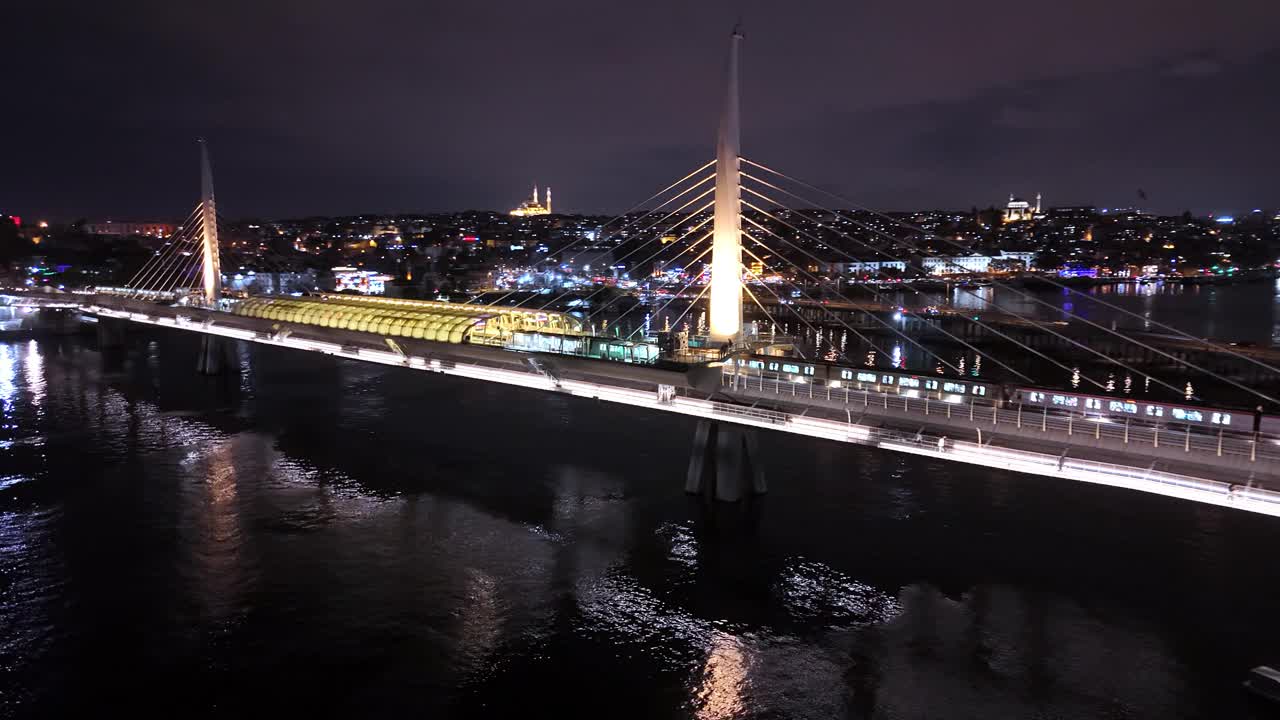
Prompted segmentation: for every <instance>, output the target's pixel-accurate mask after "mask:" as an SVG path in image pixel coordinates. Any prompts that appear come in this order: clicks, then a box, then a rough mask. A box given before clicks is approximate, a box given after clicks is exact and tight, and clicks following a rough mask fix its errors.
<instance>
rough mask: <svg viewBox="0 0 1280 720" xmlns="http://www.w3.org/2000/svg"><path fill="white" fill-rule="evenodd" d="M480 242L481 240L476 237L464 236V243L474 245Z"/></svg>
mask: <svg viewBox="0 0 1280 720" xmlns="http://www.w3.org/2000/svg"><path fill="white" fill-rule="evenodd" d="M479 240H480V238H478V237H476V236H475V235H463V236H462V242H469V243H473V242H479Z"/></svg>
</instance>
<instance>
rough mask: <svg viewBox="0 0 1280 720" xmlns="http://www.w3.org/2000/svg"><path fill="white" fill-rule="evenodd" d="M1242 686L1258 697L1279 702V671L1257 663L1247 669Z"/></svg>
mask: <svg viewBox="0 0 1280 720" xmlns="http://www.w3.org/2000/svg"><path fill="white" fill-rule="evenodd" d="M1244 687H1245V689H1246V690H1248V691H1249V692H1251V693H1253V694H1254V695H1257V696H1258V697H1261V698H1265V699H1267V700H1270V701H1271V702H1275V703H1280V671H1278V670H1276V669H1275V668H1273V667H1269V666H1267V665H1259V666H1258V667H1256V668H1254V669H1252V670H1250V671H1249V677H1248V678H1246V679H1245V681H1244Z"/></svg>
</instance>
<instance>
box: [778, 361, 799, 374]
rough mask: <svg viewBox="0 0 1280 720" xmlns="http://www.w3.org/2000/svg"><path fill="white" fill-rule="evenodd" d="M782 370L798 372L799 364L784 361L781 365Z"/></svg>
mask: <svg viewBox="0 0 1280 720" xmlns="http://www.w3.org/2000/svg"><path fill="white" fill-rule="evenodd" d="M782 372H789V373H798V372H800V366H799V365H792V364H791V363H784V364H783V366H782Z"/></svg>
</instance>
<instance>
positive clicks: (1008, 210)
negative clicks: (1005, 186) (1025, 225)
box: [1004, 193, 1044, 223]
mask: <svg viewBox="0 0 1280 720" xmlns="http://www.w3.org/2000/svg"><path fill="white" fill-rule="evenodd" d="M1038 217H1044V214H1043V213H1042V212H1040V193H1036V206H1035V207H1034V208H1033V207H1031V203H1029V202H1027V201H1026V200H1023V199H1022V198H1015V197H1014V196H1013V194H1012V193H1010V194H1009V204H1008V205H1006V206H1005V207H1004V221H1005V222H1007V223H1012V222H1024V221H1026V220H1034V219H1036V218H1038Z"/></svg>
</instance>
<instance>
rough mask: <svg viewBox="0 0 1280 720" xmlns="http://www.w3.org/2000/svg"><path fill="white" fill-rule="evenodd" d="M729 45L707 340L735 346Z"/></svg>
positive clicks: (732, 53) (733, 104)
mask: <svg viewBox="0 0 1280 720" xmlns="http://www.w3.org/2000/svg"><path fill="white" fill-rule="evenodd" d="M740 40H742V34H741V33H739V32H738V28H737V27H734V28H733V35H732V36H731V38H730V40H729V63H728V70H727V72H726V87H725V96H724V111H723V114H722V115H721V116H720V133H719V136H718V137H717V139H716V194H715V218H714V221H713V226H712V227H713V230H712V246H711V333H710V334H711V337H712V339H715V340H719V341H726V340H727V341H736V340H739V339H740V338H741V335H742V185H741V169H740V167H739V160H738V159H739V144H740V138H739V120H738V41H740Z"/></svg>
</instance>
